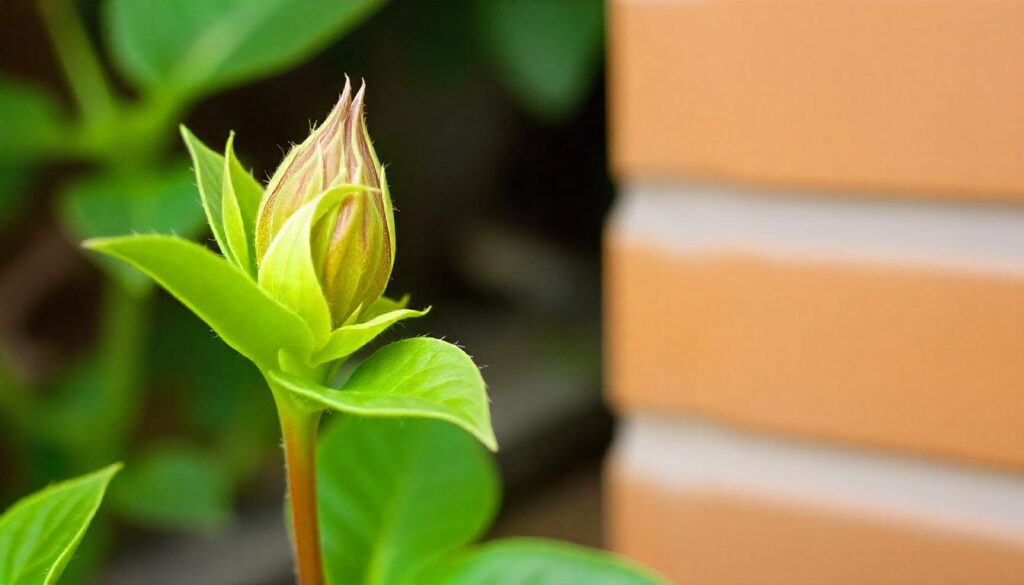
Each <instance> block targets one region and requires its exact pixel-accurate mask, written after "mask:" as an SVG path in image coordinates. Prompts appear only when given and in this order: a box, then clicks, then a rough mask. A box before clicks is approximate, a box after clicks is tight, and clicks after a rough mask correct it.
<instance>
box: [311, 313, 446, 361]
mask: <svg viewBox="0 0 1024 585" xmlns="http://www.w3.org/2000/svg"><path fill="white" fill-rule="evenodd" d="M388 300H390V299H388ZM392 302H394V301H392ZM375 304H376V303H375ZM428 312H430V307H427V308H426V309H423V310H422V311H417V310H414V309H397V310H394V311H391V312H389V313H384V314H382V315H377V316H376V317H374V318H372V319H370V320H369V321H364V322H362V323H357V324H355V325H346V326H344V327H339V328H338V329H335V330H334V331H332V332H331V336H330V337H329V338H328V339H327V343H326V344H325V345H324V347H323V348H321V349H320V350H319V351H318V352H317V353H316V355H314V356H313V364H314V365H316V364H322V363H326V362H332V361H334V360H337V359H341V358H343V357H348V356H350V355H352V354H353V353H355V352H356V351H358V350H359V348H361V347H363V346H364V345H366V344H367V343H370V342H371V341H373V338H374V337H377V336H378V335H380V334H381V333H383V332H384V330H385V329H387V328H388V327H391V326H392V325H394V324H395V323H397V322H399V321H401V320H403V319H412V318H414V317H422V316H423V315H426V314H427V313H428Z"/></svg>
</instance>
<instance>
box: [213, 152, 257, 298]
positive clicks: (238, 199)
mask: <svg viewBox="0 0 1024 585" xmlns="http://www.w3.org/2000/svg"><path fill="white" fill-rule="evenodd" d="M234 142H235V133H234V132H232V133H231V134H230V135H229V136H228V145H227V147H226V148H225V150H224V171H223V177H224V179H223V186H224V188H223V191H224V235H225V238H226V239H227V241H228V245H229V246H231V253H232V255H233V256H234V257H235V259H237V260H238V264H239V266H241V267H242V268H243V269H244V270H245V271H246V272H247V273H249V274H250V275H251V276H252V277H253V278H256V241H255V238H256V214H257V213H258V212H259V208H260V199H262V197H263V186H262V185H260V184H259V182H258V181H256V179H254V178H252V175H250V174H249V172H248V171H246V170H245V168H244V167H242V163H240V162H238V158H237V157H236V156H235V148H234Z"/></svg>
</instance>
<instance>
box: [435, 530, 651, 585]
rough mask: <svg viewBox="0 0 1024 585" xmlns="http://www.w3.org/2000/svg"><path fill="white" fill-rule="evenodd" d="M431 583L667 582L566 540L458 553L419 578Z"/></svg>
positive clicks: (503, 543) (521, 541)
mask: <svg viewBox="0 0 1024 585" xmlns="http://www.w3.org/2000/svg"><path fill="white" fill-rule="evenodd" d="M416 582H417V583H431V585H477V584H478V583H487V585H667V583H668V582H667V581H665V580H664V579H661V578H660V577H657V576H655V575H653V574H651V573H650V572H648V571H646V570H643V569H640V568H637V567H634V566H632V565H630V564H628V563H626V562H625V561H624V560H622V559H619V558H618V557H616V556H614V555H611V554H608V553H604V552H599V551H595V550H590V549H586V548H583V547H580V546H576V545H571V544H566V543H563V542H557V541H549V540H539V539H525V538H516V539H508V540H499V541H496V542H492V543H489V544H485V545H483V546H480V547H478V548H476V549H471V550H468V551H465V552H463V553H461V554H457V555H454V558H451V559H446V560H445V561H444V562H442V563H440V564H439V566H436V567H432V568H431V569H430V570H428V571H427V572H426V573H425V574H423V575H420V576H419V578H417V579H416Z"/></svg>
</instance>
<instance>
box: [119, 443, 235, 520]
mask: <svg viewBox="0 0 1024 585" xmlns="http://www.w3.org/2000/svg"><path fill="white" fill-rule="evenodd" d="M110 503H111V505H112V506H113V507H115V509H116V510H117V511H118V512H119V513H120V514H122V515H124V516H127V517H129V518H130V519H131V520H133V521H135V522H138V523H141V524H143V525H145V526H150V527H154V528H176V529H190V530H212V529H215V528H218V527H220V526H222V525H223V524H224V523H225V522H226V521H227V520H228V518H229V516H230V506H231V484H230V479H229V478H228V476H227V473H226V470H225V467H224V466H223V465H222V464H221V462H220V461H218V460H217V459H215V458H213V457H212V456H211V455H209V454H208V453H206V452H204V451H203V450H200V449H198V448H196V447H191V446H187V445H166V444H165V445H161V446H159V447H156V448H154V449H153V450H152V451H149V452H147V453H146V454H145V455H143V457H142V458H141V459H140V460H139V461H137V462H135V463H133V464H132V465H130V466H129V467H128V468H127V469H126V470H125V473H124V474H123V475H122V477H121V479H120V481H118V482H117V484H115V485H114V487H113V489H111V492H110Z"/></svg>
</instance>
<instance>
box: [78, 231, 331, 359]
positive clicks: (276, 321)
mask: <svg viewBox="0 0 1024 585" xmlns="http://www.w3.org/2000/svg"><path fill="white" fill-rule="evenodd" d="M84 245H85V247H86V248H89V249H92V250H96V251H98V252H102V253H104V254H108V255H110V256H113V257H115V258H119V259H121V260H124V261H125V262H128V263H129V264H131V265H132V266H134V267H136V268H138V269H139V270H141V271H142V272H144V273H146V274H147V275H149V276H150V277H151V278H152V279H153V280H155V281H156V282H157V283H159V284H160V285H161V286H163V287H164V288H165V289H167V291H168V292H170V293H171V294H172V295H174V296H175V297H177V299H178V300H179V301H181V302H182V304H184V305H185V306H187V307H188V308H189V309H191V310H192V312H194V313H195V314H196V315H198V316H199V317H200V318H201V319H203V320H204V321H206V323H207V324H208V325H209V326H210V327H211V328H213V330H214V331H216V332H217V334H218V335H220V337H221V338H222V339H223V340H224V342H225V343H227V344H228V345H230V346H231V347H233V348H234V349H235V350H236V351H238V353H240V354H242V355H244V356H245V357H247V358H249V359H250V360H252V361H253V362H255V363H256V365H258V366H259V367H261V368H265V369H270V368H275V367H277V364H278V357H279V355H278V354H279V351H280V350H281V349H290V350H292V351H295V352H297V353H298V354H299V355H308V352H310V351H311V350H312V342H313V340H312V336H311V334H310V331H309V327H307V326H306V324H305V322H304V321H303V320H302V319H301V318H299V316H298V315H296V314H295V313H292V312H291V311H289V310H288V309H286V308H284V307H283V306H281V305H280V304H279V303H277V301H275V300H273V299H271V298H270V297H268V296H267V295H266V294H265V293H264V292H263V291H262V290H260V288H259V287H258V286H257V285H256V283H255V282H253V281H252V279H250V278H249V277H248V276H247V275H246V274H245V273H243V272H242V271H241V270H239V269H237V268H235V267H234V266H232V265H231V264H228V262H227V261H226V260H224V259H223V258H221V257H219V256H217V255H216V254H214V253H213V252H210V251H209V250H207V249H206V248H203V247H202V246H199V245H197V244H194V243H192V242H189V241H186V240H182V239H180V238H174V237H170V236H131V237H124V238H102V239H97V240H89V241H87V242H85V244H84Z"/></svg>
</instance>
